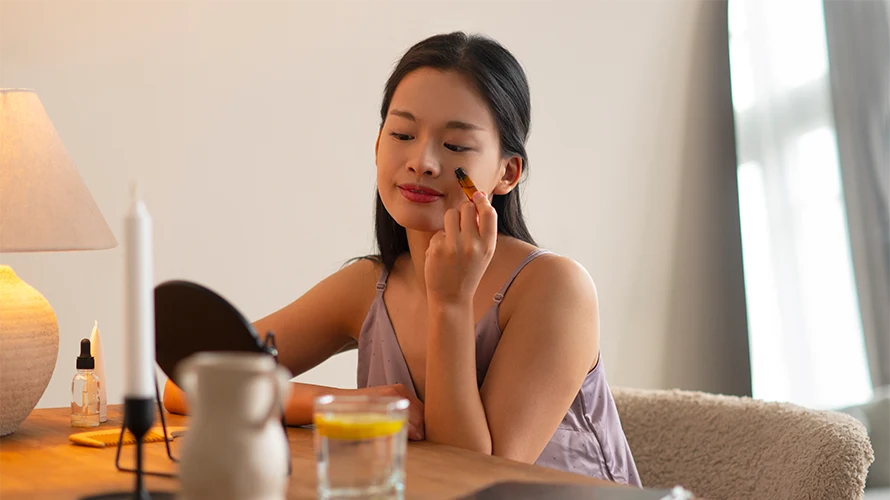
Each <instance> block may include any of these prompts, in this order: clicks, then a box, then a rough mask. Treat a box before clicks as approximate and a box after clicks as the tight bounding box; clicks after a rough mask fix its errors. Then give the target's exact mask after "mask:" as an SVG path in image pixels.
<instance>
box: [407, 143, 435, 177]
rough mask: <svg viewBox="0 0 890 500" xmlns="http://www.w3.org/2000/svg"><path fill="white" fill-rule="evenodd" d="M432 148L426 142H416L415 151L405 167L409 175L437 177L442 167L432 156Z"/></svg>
mask: <svg viewBox="0 0 890 500" xmlns="http://www.w3.org/2000/svg"><path fill="white" fill-rule="evenodd" d="M432 146H433V145H432V144H430V143H428V142H420V141H418V143H417V149H416V151H414V154H413V155H412V157H411V158H410V159H409V160H408V163H407V164H406V165H405V166H406V168H407V169H408V170H409V171H410V172H411V173H413V174H414V175H423V176H430V177H436V176H438V175H439V172H440V171H441V168H442V167H441V165H440V164H439V159H438V158H437V157H436V155H435V154H434V151H433V147H432Z"/></svg>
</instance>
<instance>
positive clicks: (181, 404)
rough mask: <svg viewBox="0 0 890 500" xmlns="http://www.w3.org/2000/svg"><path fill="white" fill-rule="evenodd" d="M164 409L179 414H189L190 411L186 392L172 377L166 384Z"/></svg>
mask: <svg viewBox="0 0 890 500" xmlns="http://www.w3.org/2000/svg"><path fill="white" fill-rule="evenodd" d="M164 409H166V410H167V411H168V412H170V413H176V414H179V415H188V411H189V410H188V400H187V399H186V396H185V392H184V391H183V390H182V389H180V388H179V387H178V386H177V385H176V384H174V383H173V381H172V380H170V379H167V383H166V384H165V385H164Z"/></svg>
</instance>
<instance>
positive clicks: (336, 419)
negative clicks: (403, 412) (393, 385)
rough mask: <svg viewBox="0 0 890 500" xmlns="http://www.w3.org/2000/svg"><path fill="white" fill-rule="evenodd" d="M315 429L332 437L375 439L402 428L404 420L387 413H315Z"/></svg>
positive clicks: (323, 434) (321, 434)
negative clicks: (389, 415)
mask: <svg viewBox="0 0 890 500" xmlns="http://www.w3.org/2000/svg"><path fill="white" fill-rule="evenodd" d="M313 420H314V423H315V431H316V432H318V434H319V435H320V436H324V437H326V438H330V439H352V440H362V439H374V438H378V437H384V436H390V435H392V434H395V433H397V432H399V431H400V430H402V427H403V426H404V422H403V421H402V420H397V419H394V418H392V417H387V416H386V415H375V414H362V413H355V414H350V415H336V416H335V415H315V418H314V419H313Z"/></svg>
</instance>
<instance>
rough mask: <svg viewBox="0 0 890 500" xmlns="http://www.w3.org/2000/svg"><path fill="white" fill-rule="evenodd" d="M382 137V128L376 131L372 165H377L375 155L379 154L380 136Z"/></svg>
mask: <svg viewBox="0 0 890 500" xmlns="http://www.w3.org/2000/svg"><path fill="white" fill-rule="evenodd" d="M381 135H383V127H380V130H378V131H377V141H376V142H374V163H375V164H376V163H377V153H379V152H380V136H381Z"/></svg>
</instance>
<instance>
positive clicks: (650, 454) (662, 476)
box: [612, 387, 874, 500]
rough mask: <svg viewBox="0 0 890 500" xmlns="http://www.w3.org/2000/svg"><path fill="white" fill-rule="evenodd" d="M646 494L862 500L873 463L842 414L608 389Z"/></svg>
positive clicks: (711, 499)
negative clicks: (677, 491)
mask: <svg viewBox="0 0 890 500" xmlns="http://www.w3.org/2000/svg"><path fill="white" fill-rule="evenodd" d="M612 393H613V395H614V397H615V403H616V405H617V407H618V413H619V416H620V418H621V424H622V426H623V427H624V432H625V435H626V436H627V440H628V443H629V444H630V448H631V452H632V453H633V456H634V460H635V461H636V464H637V468H638V469H639V472H640V478H641V480H642V482H643V485H644V486H646V487H654V488H662V487H666V488H669V487H673V486H675V485H682V486H683V487H685V488H687V489H689V490H690V491H692V492H693V493H695V495H697V496H700V497H703V498H707V499H708V500H728V499H733V500H736V499H751V500H761V499H773V498H775V499H783V500H786V499H787V500H796V499H808V500H809V499H826V500H847V499H861V498H862V494H863V489H864V488H865V477H866V474H867V472H868V467H869V465H870V464H871V463H872V460H873V459H874V455H873V452H872V447H871V443H870V442H869V440H868V435H867V434H866V431H865V428H864V426H863V425H862V424H861V423H860V422H859V421H857V420H856V419H854V418H853V417H851V416H849V415H846V414H843V413H837V412H827V411H814V410H808V409H805V408H801V407H799V406H795V405H790V404H780V403H765V402H762V401H757V400H754V399H751V398H740V397H734V396H722V395H715V394H706V393H701V392H691V391H680V390H671V391H659V390H643V389H629V388H623V387H615V388H613V389H612Z"/></svg>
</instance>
